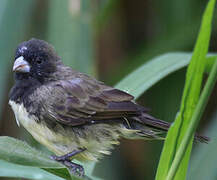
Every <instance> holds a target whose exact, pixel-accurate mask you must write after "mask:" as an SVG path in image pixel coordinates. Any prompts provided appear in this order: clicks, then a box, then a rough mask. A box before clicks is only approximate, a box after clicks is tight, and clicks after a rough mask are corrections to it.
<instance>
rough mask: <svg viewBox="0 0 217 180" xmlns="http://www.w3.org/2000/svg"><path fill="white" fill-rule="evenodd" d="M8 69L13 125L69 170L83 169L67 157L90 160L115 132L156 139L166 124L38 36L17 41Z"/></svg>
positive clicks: (104, 150)
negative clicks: (70, 62)
mask: <svg viewBox="0 0 217 180" xmlns="http://www.w3.org/2000/svg"><path fill="white" fill-rule="evenodd" d="M13 71H14V79H15V84H14V86H13V87H12V89H11V91H10V94H9V104H10V105H11V107H12V109H13V112H14V114H15V118H16V122H17V124H18V126H20V124H21V125H22V126H23V127H24V128H25V129H26V130H27V131H28V132H29V133H30V134H31V135H32V136H33V137H34V138H35V139H36V140H37V141H38V142H40V143H41V144H43V145H45V146H46V147H47V148H48V149H49V150H50V151H52V152H53V153H54V154H55V155H53V156H52V159H54V160H56V161H58V162H61V163H62V164H64V165H65V166H67V167H68V168H69V169H70V170H71V171H72V172H73V173H74V174H78V175H80V176H83V175H84V169H83V167H82V166H81V165H79V164H76V163H73V162H72V160H73V159H77V160H80V161H86V160H90V161H96V160H98V159H99V158H101V157H102V156H103V155H108V154H110V151H111V149H112V148H113V146H114V145H116V144H119V139H120V138H121V137H124V138H127V139H144V140H161V139H164V137H165V134H166V132H167V130H168V129H169V127H170V124H169V123H167V122H164V121H162V120H159V119H157V118H154V117H152V116H151V115H149V114H147V113H148V111H147V109H146V108H144V107H142V106H141V105H138V104H136V103H135V102H134V101H133V100H134V97H133V96H132V95H130V94H128V93H126V92H124V91H121V90H118V89H115V88H113V87H110V86H107V85H105V84H104V83H103V82H100V81H97V80H96V79H94V78H92V77H90V76H88V75H86V74H83V73H80V72H77V71H75V70H72V69H71V68H70V67H68V66H65V65H64V64H63V62H62V60H61V58H60V57H59V56H58V55H57V54H56V52H55V50H54V48H53V47H52V46H51V45H50V44H48V43H47V42H45V41H43V40H39V39H34V38H33V39H31V40H29V41H25V42H22V43H21V44H19V46H18V47H17V49H16V53H15V61H14V64H13ZM195 138H196V139H198V140H199V141H202V142H207V141H208V139H207V138H206V137H203V136H199V135H196V136H195Z"/></svg>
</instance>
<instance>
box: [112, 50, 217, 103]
mask: <svg viewBox="0 0 217 180" xmlns="http://www.w3.org/2000/svg"><path fill="white" fill-rule="evenodd" d="M191 56H192V54H191V53H179V52H177V53H168V54H164V55H161V56H158V57H155V58H153V59H151V60H149V61H148V62H147V63H145V64H143V65H142V66H141V67H140V68H138V69H136V70H135V71H134V72H132V73H130V74H129V75H128V76H127V77H125V78H124V79H123V80H122V81H120V82H119V83H118V84H117V85H116V86H115V87H116V88H118V89H122V90H124V91H126V92H128V93H130V94H132V95H133V96H134V97H135V98H136V99H137V98H138V97H139V96H140V95H142V94H143V93H144V92H145V91H146V90H148V89H149V88H150V87H151V86H153V85H154V84H156V83H157V82H158V81H160V80H161V79H163V78H165V77H166V76H168V75H169V74H171V73H173V72H175V71H177V70H179V69H181V68H183V67H185V66H187V65H188V64H189V62H190V59H191ZM215 57H216V55H215V54H209V56H208V57H207V58H206V59H207V62H208V63H207V65H208V66H207V69H206V71H207V72H209V71H210V69H211V67H212V65H213V63H214V59H215Z"/></svg>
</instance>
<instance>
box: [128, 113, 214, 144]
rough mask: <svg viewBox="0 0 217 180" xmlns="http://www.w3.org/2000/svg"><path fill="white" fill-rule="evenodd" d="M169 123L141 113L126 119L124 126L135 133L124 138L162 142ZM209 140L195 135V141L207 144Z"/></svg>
mask: <svg viewBox="0 0 217 180" xmlns="http://www.w3.org/2000/svg"><path fill="white" fill-rule="evenodd" d="M170 125H171V124H170V123H168V122H165V121H162V120H159V119H156V118H154V117H152V116H150V115H149V114H147V113H143V114H142V115H141V116H139V117H133V118H132V119H129V120H128V119H126V120H125V123H124V126H125V127H126V128H127V129H129V130H135V133H134V134H133V136H132V134H131V135H128V134H125V135H124V136H125V137H126V138H133V139H139V138H143V139H147V140H163V139H164V138H165V136H166V134H167V131H168V129H169V127H170ZM209 140H210V139H209V138H208V137H206V136H201V135H198V134H195V141H199V142H203V143H208V142H209Z"/></svg>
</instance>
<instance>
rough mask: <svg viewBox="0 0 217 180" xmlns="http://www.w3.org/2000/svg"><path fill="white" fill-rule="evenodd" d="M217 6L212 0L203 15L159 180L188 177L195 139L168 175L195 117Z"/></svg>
mask: <svg viewBox="0 0 217 180" xmlns="http://www.w3.org/2000/svg"><path fill="white" fill-rule="evenodd" d="M214 5H215V0H211V1H209V3H208V6H207V8H206V10H205V13H204V16H203V20H202V25H201V29H200V32H199V36H198V39H197V43H196V45H195V49H194V52H193V55H192V59H191V62H190V65H189V67H188V70H187V75H186V83H185V88H184V93H183V97H182V102H181V108H180V113H179V114H178V116H177V118H176V120H175V124H174V125H173V126H172V127H171V128H170V130H169V132H168V134H167V137H166V141H165V143H164V148H163V152H162V155H161V159H160V163H159V166H158V171H157V175H156V179H157V180H158V179H166V178H168V179H177V180H178V179H180V180H181V179H185V177H186V172H187V168H188V161H189V157H190V153H191V148H192V142H193V136H192V137H191V141H189V145H188V148H187V149H186V151H185V154H184V156H183V157H182V160H181V164H180V166H179V169H178V171H174V173H175V174H173V175H174V176H173V175H171V174H169V176H168V172H170V168H171V166H172V163H173V160H174V157H175V154H176V153H177V150H178V149H179V148H180V143H181V142H182V139H183V136H184V135H185V133H186V131H187V129H188V125H189V123H190V120H191V117H192V114H193V113H194V110H195V107H196V105H197V102H198V99H199V95H200V89H201V83H202V79H203V72H204V69H205V65H206V61H205V60H206V58H205V57H206V54H207V51H208V46H209V40H210V34H211V21H212V15H213V10H214ZM172 170H173V169H172Z"/></svg>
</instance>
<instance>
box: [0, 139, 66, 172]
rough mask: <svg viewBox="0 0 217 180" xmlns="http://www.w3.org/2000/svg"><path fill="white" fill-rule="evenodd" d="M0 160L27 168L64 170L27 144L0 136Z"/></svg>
mask: <svg viewBox="0 0 217 180" xmlns="http://www.w3.org/2000/svg"><path fill="white" fill-rule="evenodd" d="M0 159H2V160H5V161H8V162H12V163H16V164H20V165H25V166H36V167H41V168H48V167H49V168H64V166H62V165H61V164H59V163H57V162H55V161H53V160H51V159H50V158H49V156H48V155H46V154H44V153H42V152H39V151H37V150H36V149H34V148H32V147H30V146H29V145H28V144H26V143H25V142H23V141H20V140H16V139H14V138H11V137H7V136H0Z"/></svg>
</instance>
